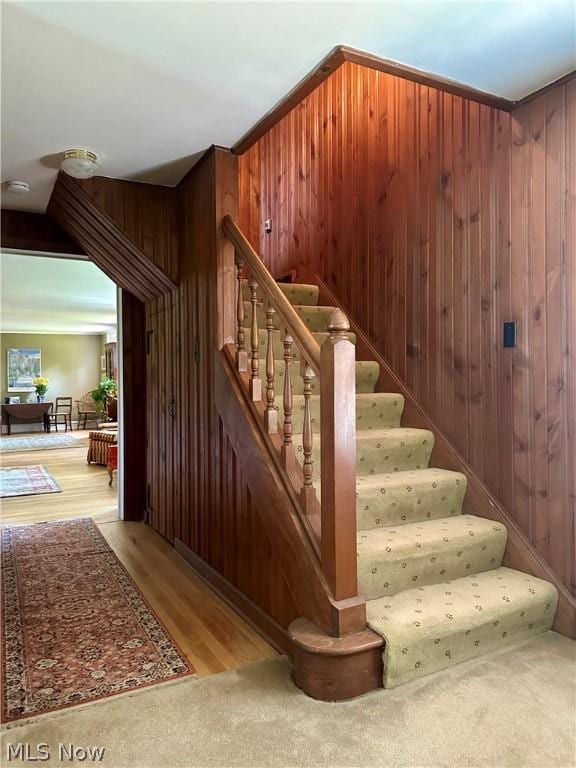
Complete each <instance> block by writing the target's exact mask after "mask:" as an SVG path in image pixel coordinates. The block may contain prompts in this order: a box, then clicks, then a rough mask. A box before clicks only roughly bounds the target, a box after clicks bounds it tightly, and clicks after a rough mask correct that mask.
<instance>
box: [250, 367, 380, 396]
mask: <svg viewBox="0 0 576 768" xmlns="http://www.w3.org/2000/svg"><path fill="white" fill-rule="evenodd" d="M248 368H249V369H250V361H248ZM290 371H291V373H290V375H291V383H292V394H293V395H302V394H304V381H303V379H302V376H301V375H300V363H299V362H296V361H294V362H292V363H290ZM379 372H380V369H379V366H378V363H371V362H365V361H356V392H357V394H360V393H369V392H373V391H374V387H375V386H376V382H377V381H378V376H379ZM260 378H261V379H262V391H263V392H264V391H265V389H266V361H265V360H262V359H261V360H260ZM274 389H275V392H276V405H278V406H279V405H280V402H281V398H282V396H283V391H284V361H283V360H282V361H277V363H276V370H275V376H274ZM311 391H312V394H313V395H319V394H320V383H319V381H318V379H317V378H316V376H314V377H313V378H312V382H311Z"/></svg>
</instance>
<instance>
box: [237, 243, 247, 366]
mask: <svg viewBox="0 0 576 768" xmlns="http://www.w3.org/2000/svg"><path fill="white" fill-rule="evenodd" d="M243 282H244V281H243V264H242V260H241V259H239V258H237V259H236V284H237V287H238V298H237V300H236V326H237V327H236V368H237V369H238V370H239V371H247V370H248V355H247V354H246V332H245V330H244V294H243V292H242V284H243Z"/></svg>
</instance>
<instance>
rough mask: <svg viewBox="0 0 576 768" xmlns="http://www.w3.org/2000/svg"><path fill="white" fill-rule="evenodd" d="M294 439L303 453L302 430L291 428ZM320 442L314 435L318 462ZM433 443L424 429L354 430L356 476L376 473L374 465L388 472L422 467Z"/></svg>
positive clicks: (428, 456) (428, 457)
mask: <svg viewBox="0 0 576 768" xmlns="http://www.w3.org/2000/svg"><path fill="white" fill-rule="evenodd" d="M301 423H302V422H300V423H299V425H298V426H300V424H301ZM293 441H294V447H295V449H296V451H297V452H298V453H302V434H301V429H295V430H294V435H293ZM320 444H321V440H320V435H319V434H315V435H314V441H313V449H312V460H313V461H314V462H317V463H318V464H319V462H320ZM433 445H434V436H433V434H432V432H428V430H426V429H411V428H409V427H396V428H392V429H380V430H373V431H369V430H367V431H365V432H361V431H359V432H356V476H357V477H358V476H361V475H376V469H374V467H382V468H384V469H385V470H387V471H388V472H397V471H402V470H406V469H417V468H418V467H420V466H423V467H425V466H426V465H427V464H428V461H429V459H430V453H431V451H432V447H433Z"/></svg>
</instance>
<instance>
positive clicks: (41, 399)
mask: <svg viewBox="0 0 576 768" xmlns="http://www.w3.org/2000/svg"><path fill="white" fill-rule="evenodd" d="M36 400H37V401H38V402H39V403H45V402H46V395H36Z"/></svg>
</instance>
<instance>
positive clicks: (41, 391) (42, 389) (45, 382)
mask: <svg viewBox="0 0 576 768" xmlns="http://www.w3.org/2000/svg"><path fill="white" fill-rule="evenodd" d="M32 384H33V385H34V389H35V390H36V397H37V398H38V402H40V401H41V398H44V395H45V394H46V392H47V390H48V387H49V386H50V379H47V378H46V377H45V376H37V377H36V378H35V379H33V380H32Z"/></svg>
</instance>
